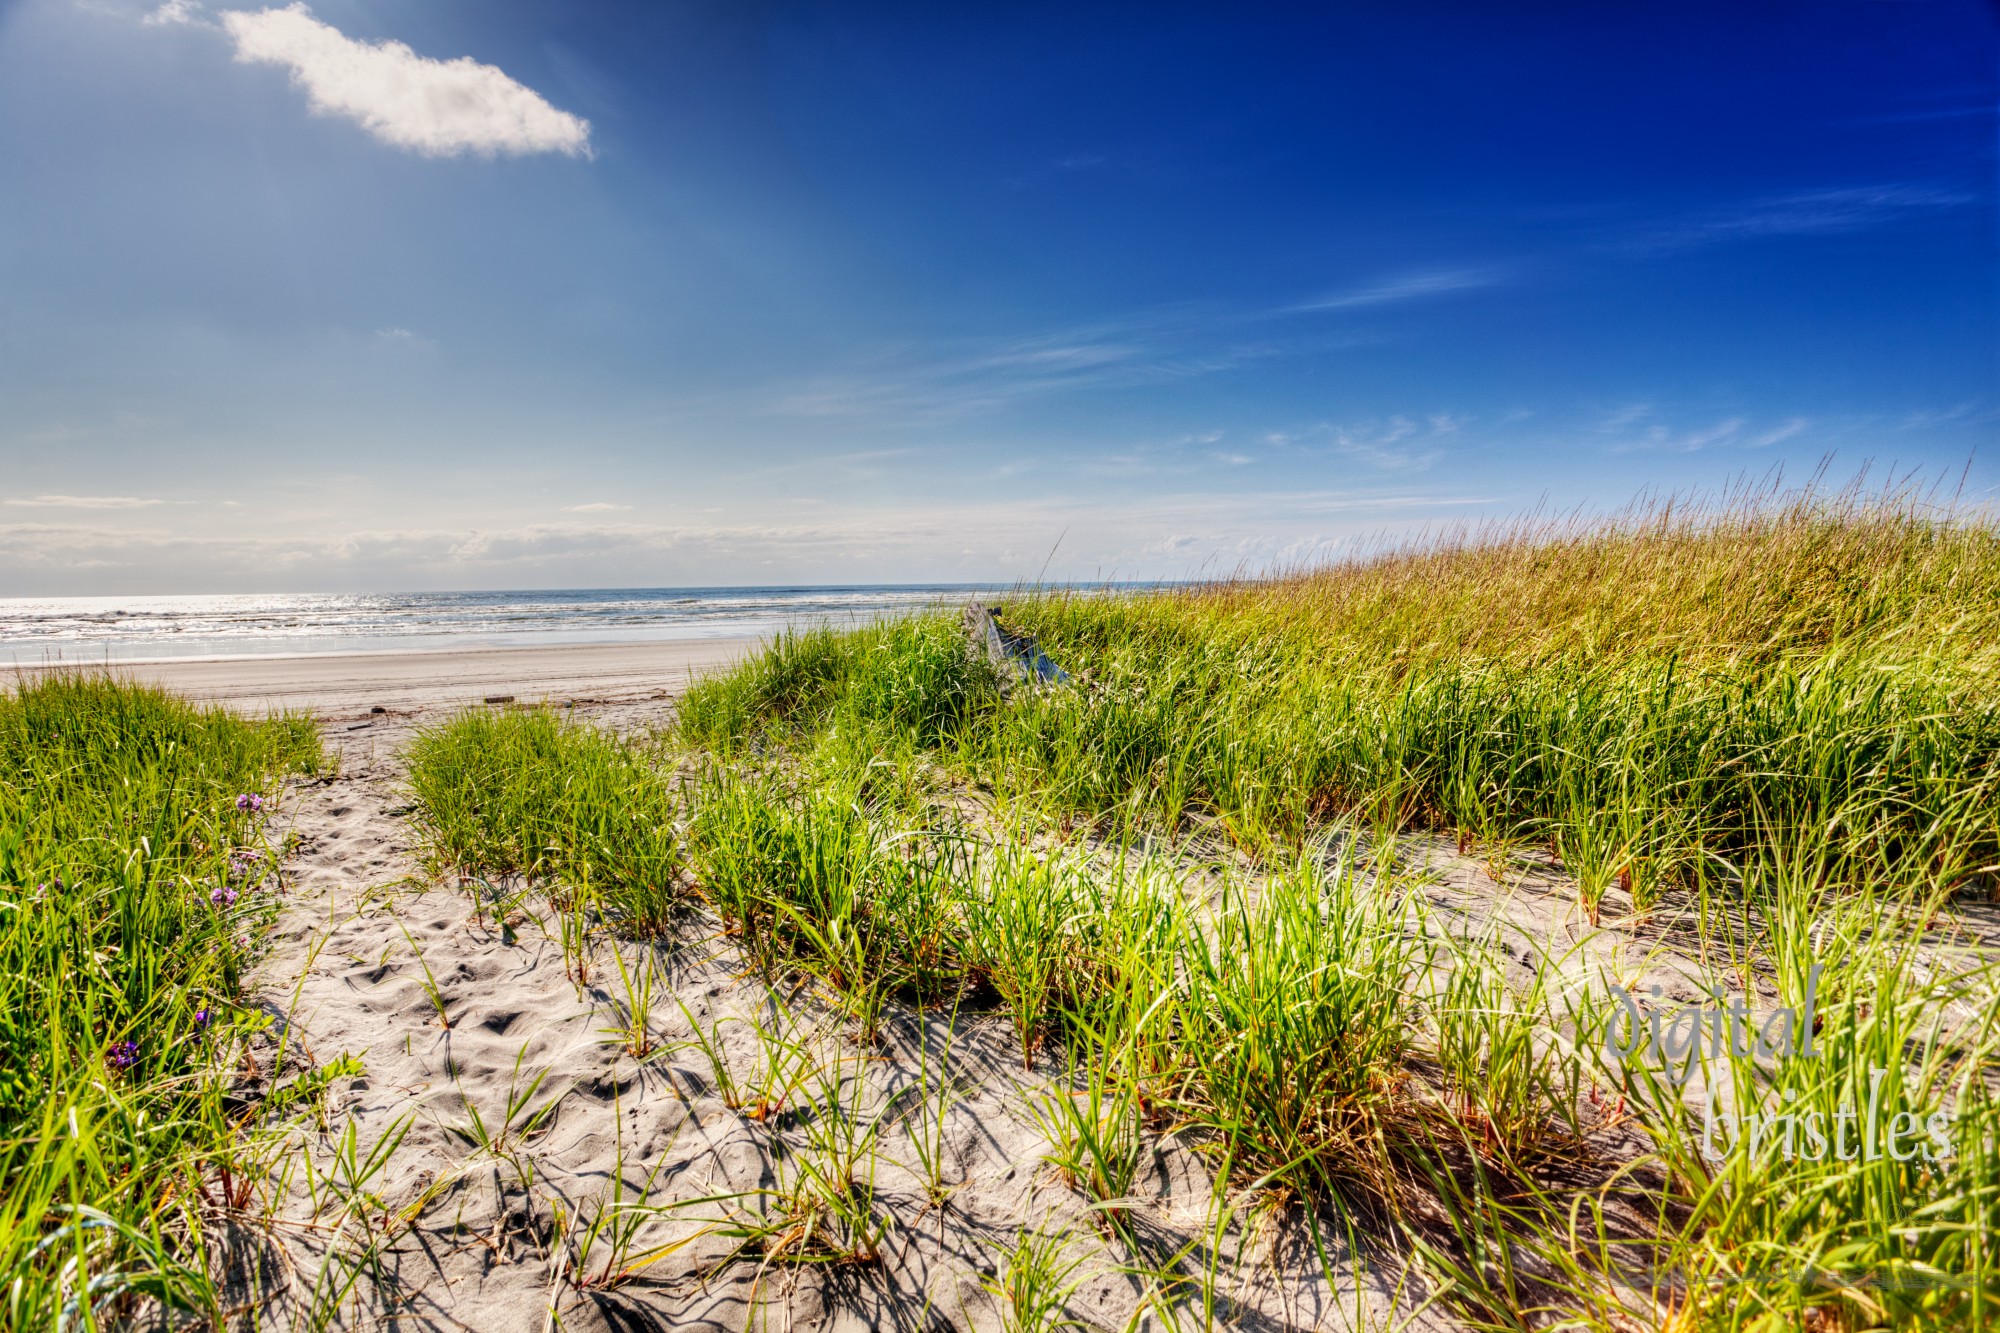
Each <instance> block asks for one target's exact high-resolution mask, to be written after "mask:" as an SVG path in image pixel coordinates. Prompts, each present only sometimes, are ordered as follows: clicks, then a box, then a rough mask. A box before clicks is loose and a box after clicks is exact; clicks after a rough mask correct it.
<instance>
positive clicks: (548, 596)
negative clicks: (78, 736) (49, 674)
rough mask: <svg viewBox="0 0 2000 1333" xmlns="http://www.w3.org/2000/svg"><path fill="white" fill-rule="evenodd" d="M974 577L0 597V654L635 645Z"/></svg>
mask: <svg viewBox="0 0 2000 1333" xmlns="http://www.w3.org/2000/svg"><path fill="white" fill-rule="evenodd" d="M981 591H982V590H981V588H980V587H978V586H977V585H973V584H905V585H896V586H862V587H820V588H806V587H800V588H575V589H563V590H553V591H550V590H544V591H539V592H415V593H365V594H351V595H350V594H332V593H327V594H246V595H240V596H236V595H231V596H199V597H6V598H0V666H35V665H41V664H44V663H51V662H73V663H77V664H81V665H89V664H93V663H100V662H143V661H153V660H159V659H164V658H203V657H268V656H288V655H292V654H299V653H378V652H412V651H424V650H439V651H444V650H450V649H456V648H509V647H533V646H535V645H539V644H565V643H634V642H644V641H650V640H658V639H700V638H727V637H734V636H738V635H755V634H769V633H772V632H773V631H776V630H778V629H781V628H783V627H785V626H788V625H789V626H805V625H827V624H831V625H840V626H854V625H861V624H866V623H867V622H869V621H873V620H877V619H880V618H882V617H884V616H893V615H898V614H901V613H905V612H909V611H915V610H919V609H922V608H924V607H927V606H934V605H938V604H941V603H959V602H963V601H965V600H966V599H967V598H969V597H972V596H974V595H975V594H979V593H981Z"/></svg>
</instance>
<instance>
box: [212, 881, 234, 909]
mask: <svg viewBox="0 0 2000 1333" xmlns="http://www.w3.org/2000/svg"><path fill="white" fill-rule="evenodd" d="M208 900H209V901H210V902H212V903H214V904H215V905H216V906H217V907H229V906H232V905H233V904H234V903H235V902H236V890H234V889H232V888H229V887H227V886H226V885H225V886H224V887H222V888H219V889H217V890H216V891H215V892H214V893H211V894H209V895H208Z"/></svg>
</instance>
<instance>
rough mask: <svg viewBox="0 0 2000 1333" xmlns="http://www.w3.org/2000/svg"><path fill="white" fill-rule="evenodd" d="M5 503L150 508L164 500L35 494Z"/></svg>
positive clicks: (36, 506) (37, 506)
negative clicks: (28, 497) (29, 497)
mask: <svg viewBox="0 0 2000 1333" xmlns="http://www.w3.org/2000/svg"><path fill="white" fill-rule="evenodd" d="M7 503H8V504H10V505H14V506H16V507H18V508H21V509H150V508H152V507H153V506H154V505H163V504H165V503H166V501H165V500H141V499H139V498H138V497H137V496H133V495H37V496H35V497H34V498H33V499H27V500H9V501H7Z"/></svg>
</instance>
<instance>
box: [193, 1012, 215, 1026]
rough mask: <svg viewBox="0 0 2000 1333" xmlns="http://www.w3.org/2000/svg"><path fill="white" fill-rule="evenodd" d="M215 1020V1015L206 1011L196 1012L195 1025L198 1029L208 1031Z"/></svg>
mask: <svg viewBox="0 0 2000 1333" xmlns="http://www.w3.org/2000/svg"><path fill="white" fill-rule="evenodd" d="M214 1020H215V1015H214V1014H212V1013H210V1012H209V1011H208V1010H206V1009H197V1010H195V1011H194V1025H195V1027H196V1028H199V1029H206V1028H207V1027H208V1025H209V1024H210V1023H211V1022H213V1021H214Z"/></svg>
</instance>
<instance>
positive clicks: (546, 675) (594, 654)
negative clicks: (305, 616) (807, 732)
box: [17, 638, 759, 720]
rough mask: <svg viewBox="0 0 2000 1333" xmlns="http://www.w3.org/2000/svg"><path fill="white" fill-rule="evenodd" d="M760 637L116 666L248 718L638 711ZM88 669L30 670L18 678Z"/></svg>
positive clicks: (737, 654)
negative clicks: (592, 707)
mask: <svg viewBox="0 0 2000 1333" xmlns="http://www.w3.org/2000/svg"><path fill="white" fill-rule="evenodd" d="M758 643H759V640H757V639H754V638H714V639H671V640H663V641H661V642H657V643H613V644H566V645H560V646H550V647H543V648H471V649H461V650H457V651H451V650H431V651H424V652H404V653H328V654H319V655H293V656H274V657H235V658H211V659H190V660H182V661H174V660H164V661H156V662H131V663H113V664H112V665H111V668H110V669H111V670H112V671H114V672H115V673H116V674H118V675H120V676H126V677H130V678H131V679H134V680H139V681H144V682H145V683H147V684H151V685H158V686H160V687H162V688H164V689H169V690H172V691H173V692H174V693H176V694H181V695H185V696H187V697H188V698H190V699H200V700H205V701H207V702H211V703H220V704H226V705H228V706H229V707H230V708H232V709H235V710H237V711H239V712H243V713H247V714H253V715H258V714H263V713H268V712H277V711H284V710H290V709H303V710H305V711H308V712H311V713H312V714H314V715H315V716H317V717H319V718H321V719H323V720H331V719H336V718H342V717H347V716H350V715H352V714H364V715H365V714H368V712H369V710H370V709H371V708H377V707H380V708H384V709H389V710H393V711H396V712H399V713H406V714H420V713H430V712H436V711H439V710H445V711H449V710H452V709H456V708H460V707H464V706H468V705H472V704H478V703H482V702H484V701H485V700H486V699H488V698H489V697H494V696H501V695H512V696H514V698H515V699H517V700H519V701H520V702H522V703H535V702H541V701H548V702H551V703H558V704H562V703H571V702H574V703H577V704H584V703H590V704H598V703H630V702H634V701H638V700H644V699H655V698H667V697H670V696H671V695H673V694H675V693H678V692H679V691H680V690H681V689H683V688H684V687H685V686H686V685H687V682H688V680H689V678H690V675H691V674H692V673H694V672H697V671H702V670H706V669H708V668H711V667H716V666H721V665H724V664H726V663H729V662H733V661H736V660H737V659H739V658H741V657H742V656H744V655H745V654H746V653H748V652H750V651H751V650H753V649H754V648H755V647H756V646H757V644H758ZM77 665H82V664H73V663H72V664H64V665H62V666H54V667H21V668H18V669H17V673H18V674H19V675H22V676H26V677H30V678H32V677H33V676H35V675H36V674H38V673H41V672H45V671H51V670H63V669H74V668H75V667H76V666H77Z"/></svg>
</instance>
